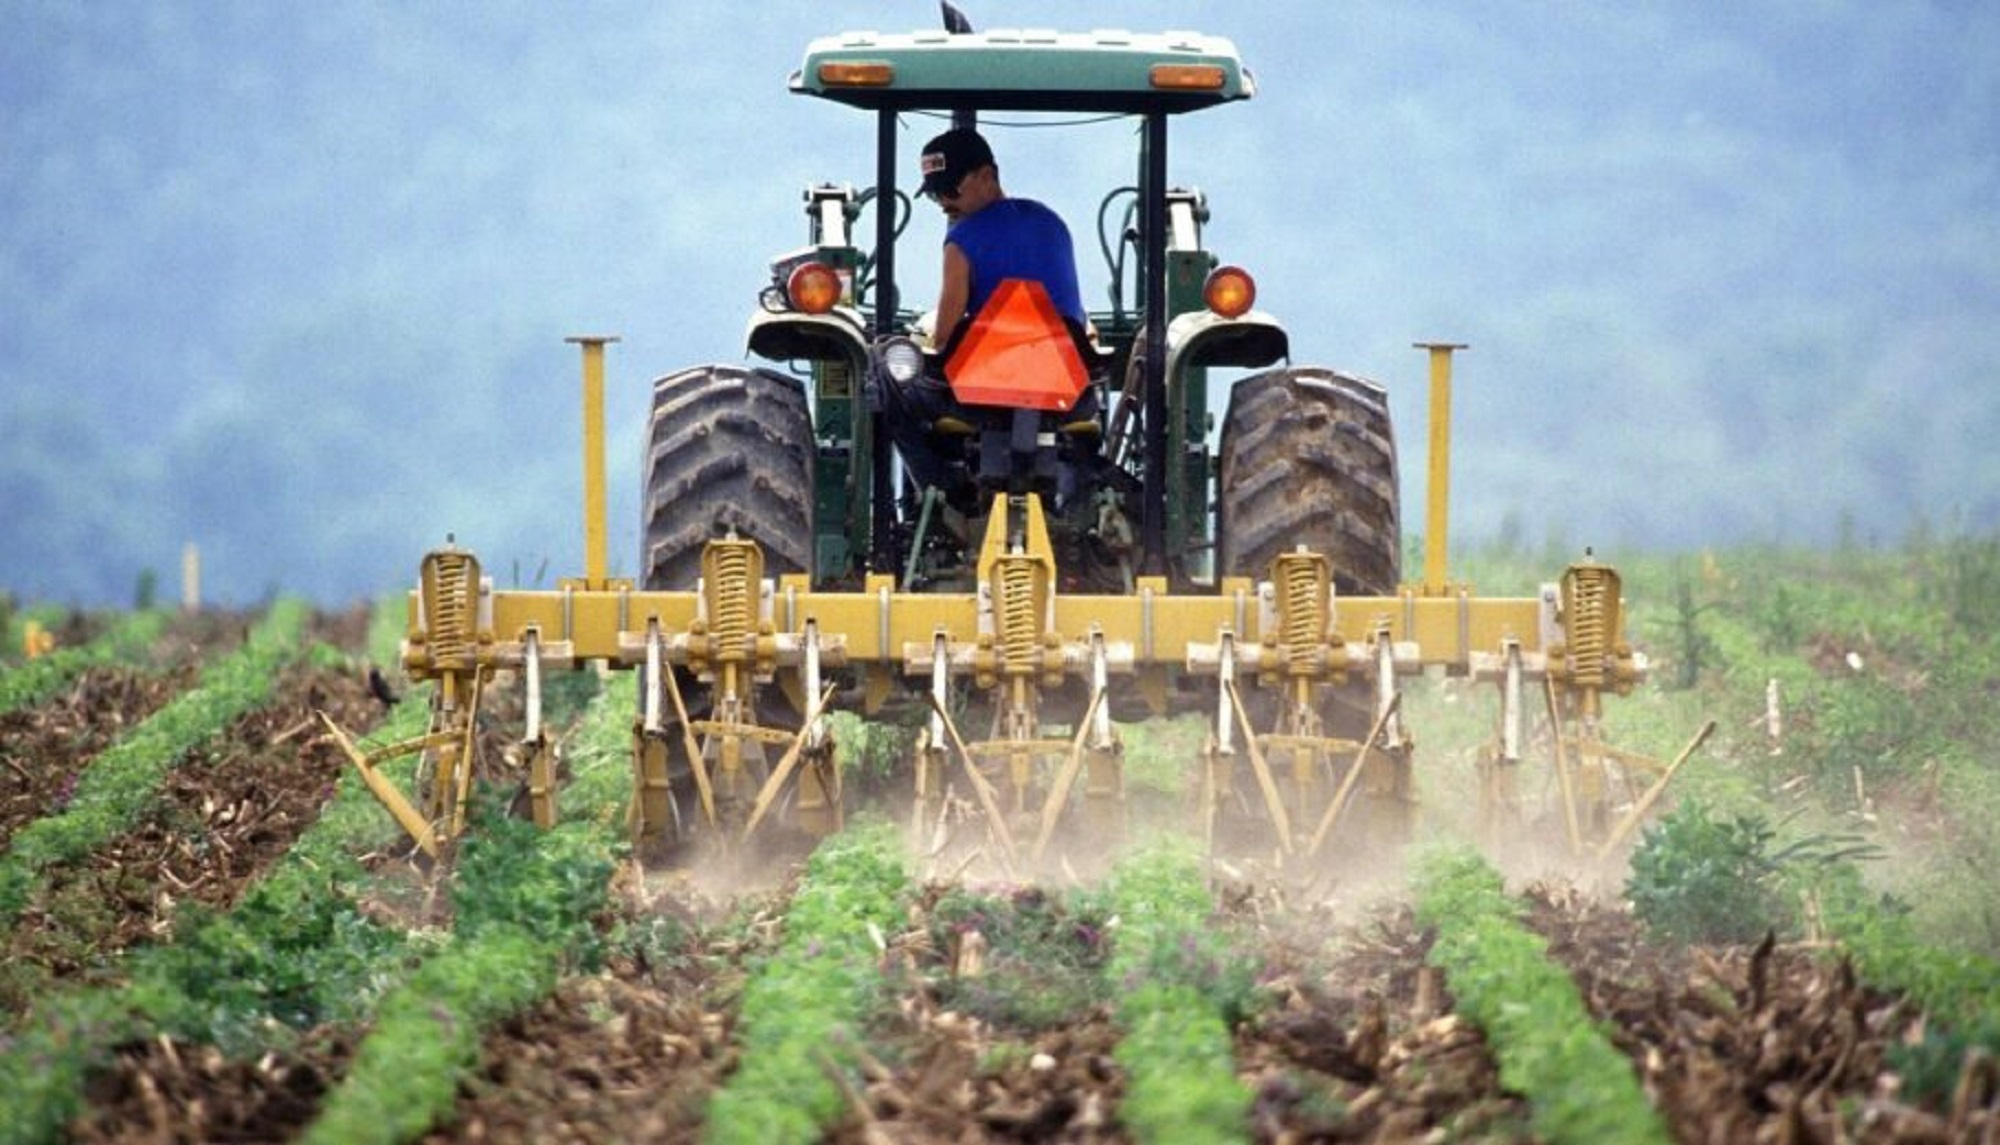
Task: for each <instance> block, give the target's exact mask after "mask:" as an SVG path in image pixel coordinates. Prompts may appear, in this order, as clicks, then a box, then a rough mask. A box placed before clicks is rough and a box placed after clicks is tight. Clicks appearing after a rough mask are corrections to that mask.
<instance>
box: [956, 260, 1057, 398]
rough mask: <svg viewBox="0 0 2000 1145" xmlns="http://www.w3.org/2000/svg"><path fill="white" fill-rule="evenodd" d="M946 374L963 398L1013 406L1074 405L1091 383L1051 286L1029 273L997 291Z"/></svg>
mask: <svg viewBox="0 0 2000 1145" xmlns="http://www.w3.org/2000/svg"><path fill="white" fill-rule="evenodd" d="M944 376H945V379H946V380H947V381H949V382H950V383H951V392H952V394H953V396H955V397H957V398H958V400H959V401H961V402H964V403H966V404H967V405H983V406H1005V407H1008V408H1010V409H1039V410H1067V409H1071V408H1073V407H1074V406H1075V405H1076V400H1077V398H1078V397H1079V396H1081V395H1082V394H1083V388H1084V386H1086V385H1088V384H1089V383H1090V371H1088V370H1087V369H1085V368H1084V365H1083V356H1082V355H1081V354H1078V353H1077V350H1076V341H1075V339H1074V338H1072V337H1071V335H1070V332H1069V327H1068V326H1065V325H1064V324H1063V320H1062V315H1060V314H1058V313H1056V307H1055V303H1054V302H1051V301H1050V300H1049V292H1048V290H1047V289H1046V288H1044V287H1043V286H1042V284H1041V283H1039V282H1033V281H1030V280H1028V279H1025V278H1010V279H1007V280H1006V281H1005V282H1002V283H1001V284H1000V285H999V287H998V288H997V289H995V290H994V291H993V297H991V298H989V299H987V300H986V305H985V306H984V307H982V308H981V309H980V311H979V314H978V316H977V317H975V318H974V319H973V320H972V327H971V329H969V330H967V331H966V332H965V338H964V340H963V341H961V342H960V343H959V346H958V350H957V351H956V352H955V353H953V354H952V356H951V360H950V361H949V362H946V363H945V367H944Z"/></svg>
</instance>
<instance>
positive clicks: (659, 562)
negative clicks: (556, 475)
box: [640, 366, 814, 591]
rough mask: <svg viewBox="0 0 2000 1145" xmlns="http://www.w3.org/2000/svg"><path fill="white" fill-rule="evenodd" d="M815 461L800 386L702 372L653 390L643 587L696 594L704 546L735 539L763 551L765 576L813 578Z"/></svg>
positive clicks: (729, 371)
mask: <svg viewBox="0 0 2000 1145" xmlns="http://www.w3.org/2000/svg"><path fill="white" fill-rule="evenodd" d="M813 453H814V444H813V431H812V414H811V412H810V411H809V410H808V409H807V407H806V394H805V388H804V386H803V385H802V384H801V383H800V382H799V380H798V379H796V378H792V377H787V376H786V375H784V374H779V373H776V372H773V371H771V370H763V369H746V368H744V367H742V366H697V367H695V368H693V369H689V370H682V371H680V372H679V373H675V374H669V375H667V376H666V377H664V378H661V379H660V380H658V381H656V382H654V383H653V412H652V418H651V420H650V427H649V430H648V433H647V438H646V456H645V481H646V487H645V501H644V504H643V505H642V506H641V509H642V512H643V514H644V517H645V520H644V526H645V534H644V535H645V545H644V549H643V551H642V554H641V557H640V561H641V563H642V565H643V567H644V573H645V575H644V582H643V585H644V587H645V588H647V589H676V590H681V591H687V590H691V589H693V588H694V586H695V582H696V581H697V580H698V579H699V578H700V576H701V554H702V548H703V546H704V545H706V544H707V543H708V541H709V540H710V539H711V538H714V537H719V536H723V535H726V534H727V533H729V532H732V531H733V532H734V533H735V534H736V535H737V536H739V537H743V538H745V539H748V540H753V541H755V542H757V545H758V547H759V548H761V549H763V551H764V575H765V576H778V575H780V574H782V573H798V572H810V571H812V554H813V485H812V481H813Z"/></svg>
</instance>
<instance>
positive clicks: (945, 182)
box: [917, 127, 994, 198]
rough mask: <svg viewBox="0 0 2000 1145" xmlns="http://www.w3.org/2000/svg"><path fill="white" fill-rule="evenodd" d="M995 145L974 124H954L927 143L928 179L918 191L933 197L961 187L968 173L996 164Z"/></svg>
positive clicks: (925, 165) (926, 177)
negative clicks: (963, 125)
mask: <svg viewBox="0 0 2000 1145" xmlns="http://www.w3.org/2000/svg"><path fill="white" fill-rule="evenodd" d="M993 165H994V164H993V149H992V148H991V147H988V146H987V145H986V139H985V137H983V136H981V135H980V134H979V133H978V132H977V131H974V130H973V129H971V128H970V127H954V128H952V129H951V130H950V131H947V132H945V133H944V134H943V135H940V136H938V137H937V138H936V139H933V140H931V141H930V142H929V143H926V144H924V154H923V172H924V182H923V185H922V186H921V187H919V188H918V189H917V190H918V193H919V194H924V195H929V196H931V197H933V198H935V197H937V196H938V195H940V194H944V193H947V192H950V191H954V190H957V189H958V185H959V183H960V182H961V181H963V180H964V178H965V176H966V175H967V174H968V173H969V172H972V171H977V170H978V169H979V168H981V167H991V166H993Z"/></svg>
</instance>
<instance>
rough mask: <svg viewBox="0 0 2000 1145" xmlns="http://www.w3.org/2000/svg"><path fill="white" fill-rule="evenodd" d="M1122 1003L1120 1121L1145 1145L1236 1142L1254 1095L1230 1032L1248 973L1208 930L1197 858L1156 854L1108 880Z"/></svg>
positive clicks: (1112, 971)
mask: <svg viewBox="0 0 2000 1145" xmlns="http://www.w3.org/2000/svg"><path fill="white" fill-rule="evenodd" d="M1110 893H1111V901H1112V910H1113V911H1114V912H1115V914H1116V917H1117V919H1118V925H1117V927H1116V929H1115V930H1114V931H1113V932H1112V935H1113V937H1112V955H1111V961H1110V963H1109V965H1108V966H1107V967H1106V974H1107V976H1108V978H1109V980H1110V982H1111V986H1112V989H1113V991H1115V993H1116V996H1117V998H1118V1003H1117V1008H1116V1013H1115V1017H1116V1020H1117V1022H1118V1026H1119V1028H1120V1030H1121V1036H1120V1038H1119V1042H1118V1048H1117V1050H1116V1051H1114V1056H1115V1057H1116V1058H1117V1060H1118V1063H1119V1065H1121V1066H1123V1067H1124V1069H1125V1074H1126V1083H1125V1097H1124V1099H1123V1101H1122V1102H1121V1103H1120V1105H1119V1110H1118V1117H1119V1120H1120V1121H1122V1122H1124V1124H1125V1125H1126V1126H1127V1127H1129V1128H1130V1129H1131V1130H1132V1132H1133V1135H1134V1136H1136V1137H1137V1138H1138V1139H1139V1140H1141V1141H1173V1142H1183V1141H1185V1142H1210V1141H1242V1140H1245V1139H1247V1137H1248V1134H1249V1106H1250V1092H1249V1091H1248V1090H1247V1089H1246V1088H1245V1087H1244V1086H1243V1084H1242V1082H1240V1081H1238V1080H1237V1077H1236V1072H1235V1064H1234V1057H1233V1054H1232V1051H1231V1046H1230V1028H1231V1026H1232V1024H1233V1023H1234V1022H1235V1021H1236V1020H1237V1019H1239V1018H1241V1017H1243V1016H1244V1015H1245V1014H1246V1013H1247V1011H1248V1009H1249V1007H1250V1006H1251V1004H1252V1002H1253V1000H1254V997H1255V992H1256V990H1255V974H1254V967H1253V966H1252V965H1251V964H1250V963H1249V962H1248V961H1247V960H1245V959H1243V958H1241V957H1239V956H1237V955H1236V954H1235V953H1234V951H1233V950H1232V947H1231V944H1230V943H1229V941H1228V938H1227V936H1226V935H1224V934H1222V933H1219V932H1218V931H1217V930H1216V929H1215V926H1214V920H1213V917H1212V916H1213V915H1214V913H1215V904H1214V902H1213V900H1212V898H1211V897H1210V895H1209V892H1208V885H1207V880H1206V879H1205V878H1204V877H1203V875H1202V870H1201V865H1200V863H1199V861H1198V860H1197V859H1196V858H1195V857H1194V855H1193V853H1192V852H1190V851H1188V850H1186V849H1184V848H1175V847H1171V846H1168V845H1165V844H1156V845H1154V846H1151V847H1149V848H1147V849H1144V850H1142V851H1140V852H1139V853H1138V854H1136V855H1135V856H1133V857H1132V858H1129V859H1127V860H1125V861H1124V862H1121V863H1120V864H1119V866H1118V867H1117V868H1116V869H1115V870H1114V871H1113V873H1112V877H1111V886H1110Z"/></svg>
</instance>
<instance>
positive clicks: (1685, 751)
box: [1597, 720, 1715, 863]
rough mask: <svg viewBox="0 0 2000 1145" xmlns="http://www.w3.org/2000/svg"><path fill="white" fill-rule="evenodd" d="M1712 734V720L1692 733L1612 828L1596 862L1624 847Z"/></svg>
mask: <svg viewBox="0 0 2000 1145" xmlns="http://www.w3.org/2000/svg"><path fill="white" fill-rule="evenodd" d="M1714 733H1715V721H1714V720H1709V721H1707V722H1706V723H1704V724H1702V725H1701V730H1699V731H1697V732H1695V733H1694V738H1693V739H1691V740H1689V741H1688V743H1687V746H1686V747H1684V748H1682V749H1681V751H1680V754H1679V755H1677V756H1675V757H1674V761H1673V762H1672V763H1670V764H1668V765H1667V766H1666V769H1665V770H1663V771H1661V772H1660V775H1659V778H1657V779H1655V780H1653V783H1652V786H1650V787H1648V788H1647V789H1646V793H1645V794H1644V795H1641V796H1640V797H1639V799H1638V801H1637V802H1635V803H1633V804H1632V807H1631V809H1630V810H1628V811H1627V812H1626V813H1625V817H1624V818H1623V819H1620V820H1619V821H1618V826H1616V827H1614V828H1612V830H1611V833H1610V834H1609V835H1607V836H1606V837H1605V839H1604V843H1603V845H1601V846H1599V847H1598V848H1597V861H1598V862H1600V863H1601V862H1603V861H1604V860H1605V859H1607V858H1609V857H1611V855H1612V854H1613V853H1614V852H1616V851H1617V850H1618V848H1619V847H1621V846H1623V845H1624V843H1625V840H1626V839H1627V838H1628V837H1630V835H1631V834H1632V831H1633V829H1634V828H1635V827H1637V826H1638V825H1639V823H1640V821H1641V820H1643V819H1644V818H1645V817H1646V814H1647V812H1649V811H1651V810H1652V809H1653V804H1654V803H1655V802H1657V801H1658V800H1659V798H1660V793H1661V792H1663V791H1665V790H1666V789H1667V784H1668V783H1669V782H1671V781H1672V780H1673V778H1674V773H1675V772H1677V771H1679V770H1680V769H1681V766H1682V765H1683V764H1685V763H1686V762H1687V761H1688V760H1689V759H1690V758H1692V757H1693V756H1694V753H1695V751H1696V750H1698V749H1699V748H1700V747H1701V745H1702V744H1703V743H1704V742H1705V741H1707V739H1708V737H1709V736H1711V735H1713V734H1714Z"/></svg>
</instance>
